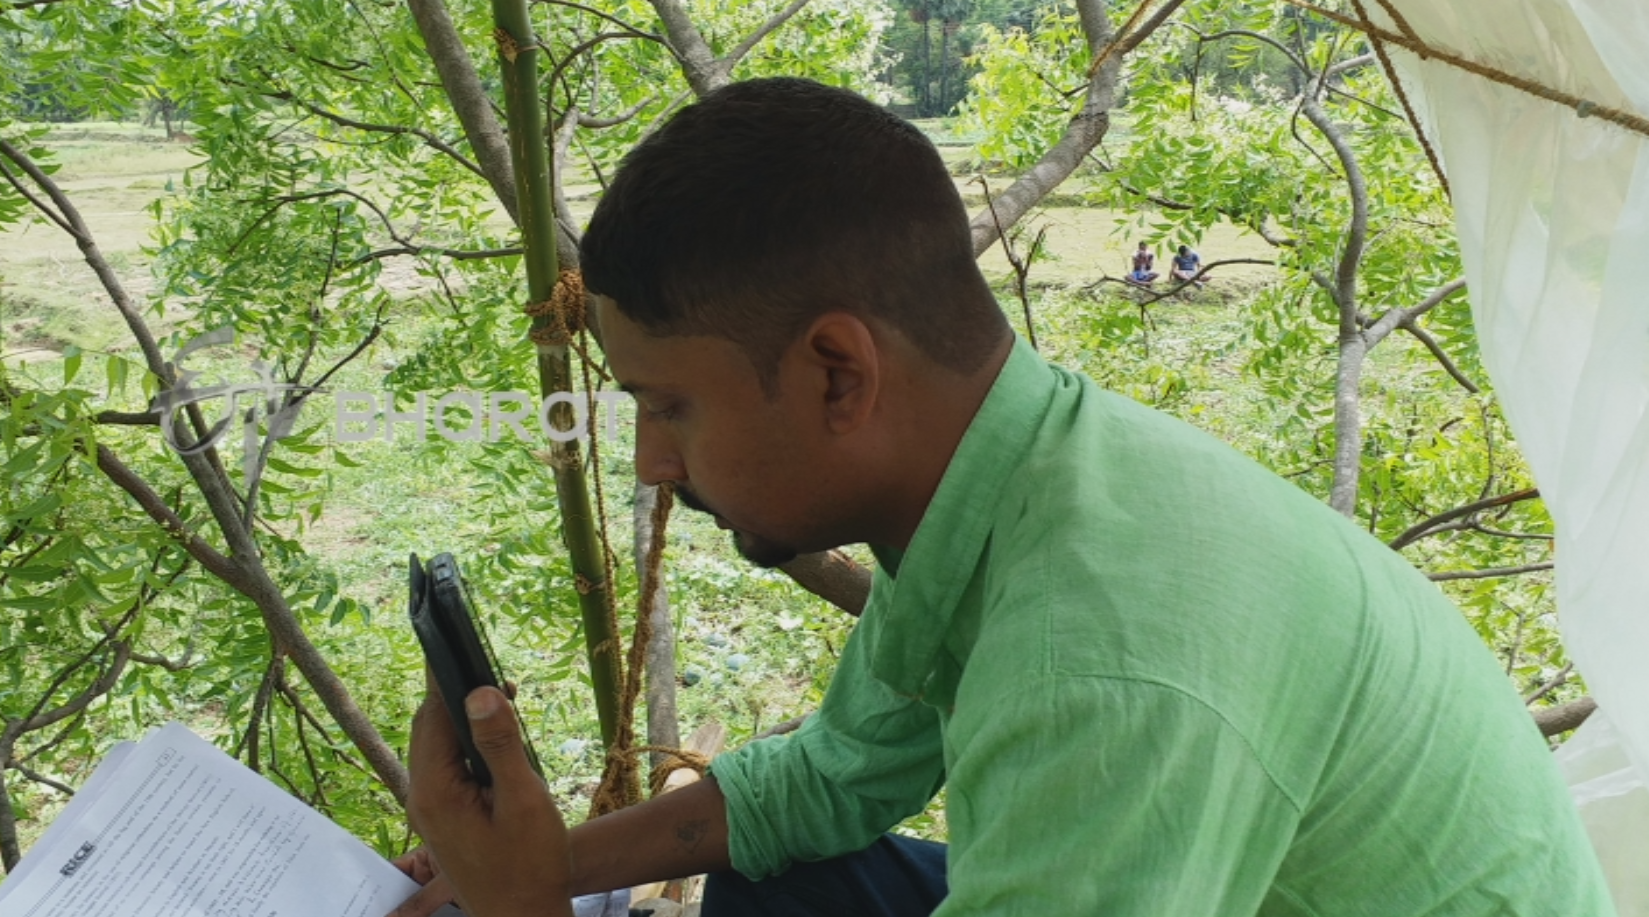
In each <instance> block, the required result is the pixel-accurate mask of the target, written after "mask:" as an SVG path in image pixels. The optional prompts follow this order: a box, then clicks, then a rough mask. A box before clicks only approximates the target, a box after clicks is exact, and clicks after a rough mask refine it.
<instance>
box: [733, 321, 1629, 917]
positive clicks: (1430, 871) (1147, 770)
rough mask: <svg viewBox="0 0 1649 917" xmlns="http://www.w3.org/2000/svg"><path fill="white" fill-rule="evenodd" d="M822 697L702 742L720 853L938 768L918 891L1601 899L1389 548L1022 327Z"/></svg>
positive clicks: (1540, 782)
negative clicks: (719, 826)
mask: <svg viewBox="0 0 1649 917" xmlns="http://www.w3.org/2000/svg"><path fill="white" fill-rule="evenodd" d="M878 555H879V557H880V558H881V560H882V564H881V567H880V569H878V571H877V573H876V582H875V586H874V588H873V589H872V591H871V597H870V604H869V607H868V608H866V610H865V614H864V617H863V620H862V621H861V622H860V623H859V625H858V627H857V629H856V630H855V631H854V633H853V636H852V638H851V639H850V640H849V641H848V643H847V646H846V647H845V649H844V650H843V653H842V657H841V661H840V665H839V667H838V669H837V672H836V675H835V679H834V681H833V682H832V683H831V686H830V690H829V692H828V693H827V695H826V697H825V701H824V704H823V705H822V706H821V707H820V709H819V712H818V714H817V715H815V716H814V717H812V718H811V719H810V720H809V721H808V722H807V723H806V724H805V725H804V726H803V727H802V728H801V729H799V730H797V731H796V733H795V734H794V735H793V736H791V737H788V738H778V739H770V740H767V741H762V742H756V743H752V744H751V745H749V746H746V747H745V748H742V749H739V750H738V751H735V752H732V753H729V754H724V755H722V756H720V757H718V758H717V759H716V760H715V762H714V764H713V765H712V772H713V773H714V775H715V776H716V778H717V780H718V781H719V783H720V786H721V789H722V791H723V792H724V793H725V794H726V796H727V814H728V821H729V823H730V826H731V832H732V833H731V845H732V856H733V863H734V866H735V867H736V868H737V869H738V870H739V871H740V872H742V873H744V874H745V875H747V876H750V877H752V878H760V877H764V876H767V875H771V874H774V873H777V872H780V871H782V870H784V869H785V868H786V866H787V865H788V864H789V863H790V862H792V861H794V860H814V859H822V858H825V857H830V856H833V855H837V854H841V853H845V852H848V851H852V850H857V849H859V848H861V847H864V846H865V845H867V844H868V843H870V842H871V841H872V840H873V839H874V838H875V837H876V836H878V835H879V834H880V833H881V832H883V831H885V830H887V829H888V828H890V827H891V826H893V825H894V824H896V823H897V822H899V821H900V820H901V819H902V818H904V817H906V816H908V815H911V814H913V813H915V812H918V811H920V810H921V809H922V808H923V806H924V805H925V804H926V803H927V802H928V800H930V799H931V798H932V797H933V795H934V794H935V793H936V792H937V791H938V790H939V788H940V787H941V786H946V787H947V788H948V797H947V808H946V814H947V819H948V822H949V827H950V845H951V846H950V852H949V878H950V886H951V892H950V897H949V898H948V899H947V900H946V901H945V903H944V905H943V906H942V907H941V908H940V911H939V914H940V915H946V917H950V915H960V914H993V915H998V914H999V915H1017V914H1024V915H1038V917H1042V915H1048V914H1094V915H1099V914H1103V915H1107V917H1132V915H1160V917H1198V915H1248V914H1264V915H1316V917H1358V915H1370V917H1411V915H1420V914H1426V915H1437V917H1443V915H1467V914H1470V915H1485V917H1486V915H1491V914H1492V915H1542V917H1550V915H1564V917H1599V915H1610V914H1613V913H1614V911H1613V908H1612V906H1611V905H1610V903H1609V899H1608V892H1607V890H1606V889H1605V887H1604V884H1603V879H1602V874H1601V871H1600V870H1599V868H1598V865H1597V861H1596V858H1595V856H1594V855H1593V853H1592V850H1591V847H1590V845H1589V843H1588V841H1587V839H1586V836H1585V834H1584V833H1583V830H1582V827H1581V824H1580V820H1579V818H1578V816H1577V815H1576V813H1575V810H1574V807H1573V805H1572V804H1571V803H1570V801H1569V797H1568V793H1567V791H1566V789H1565V787H1564V785H1563V783H1562V780H1561V779H1560V778H1559V776H1558V773H1557V770H1556V769H1555V767H1554V766H1553V765H1552V762H1551V756H1550V754H1549V752H1548V751H1547V750H1546V746H1545V744H1544V743H1543V742H1542V741H1541V738H1540V736H1539V735H1538V733H1537V732H1536V730H1535V728H1534V725H1533V724H1532V722H1531V721H1530V717H1529V715H1528V713H1527V712H1526V711H1525V710H1524V709H1523V706H1522V704H1521V703H1519V701H1518V698H1517V697H1516V695H1515V693H1514V692H1513V690H1512V688H1511V686H1510V685H1509V684H1508V683H1507V681H1506V677H1505V675H1504V674H1502V672H1501V671H1500V670H1499V668H1498V666H1497V665H1496V663H1495V662H1494V660H1493V658H1492V657H1491V655H1490V653H1489V652H1488V650H1487V649H1486V648H1485V647H1484V646H1483V644H1482V642H1481V641H1480V640H1479V639H1478V637H1477V635H1476V634H1475V633H1473V631H1472V629H1471V628H1470V627H1469V626H1468V625H1467V623H1466V621H1465V620H1464V619H1463V618H1462V616H1461V614H1460V612H1459V611H1458V610H1456V609H1455V608H1454V607H1453V606H1452V605H1451V604H1450V603H1449V602H1448V600H1447V599H1445V598H1444V597H1443V595H1442V594H1441V593H1439V592H1438V590H1437V588H1436V587H1435V586H1433V585H1432V584H1431V583H1430V582H1428V581H1427V580H1426V579H1425V578H1424V577H1423V576H1421V575H1420V574H1419V573H1418V572H1416V571H1415V570H1414V568H1413V567H1411V566H1410V565H1409V564H1408V563H1407V562H1406V561H1404V560H1403V558H1402V557H1400V556H1398V555H1397V554H1396V553H1395V552H1393V551H1391V550H1390V549H1388V548H1387V547H1385V546H1384V545H1382V544H1380V543H1379V542H1378V541H1376V540H1375V539H1373V538H1371V537H1369V535H1368V534H1367V533H1365V532H1362V531H1360V530H1358V529H1357V528H1356V527H1355V526H1353V525H1351V524H1350V523H1348V522H1347V521H1346V520H1345V519H1343V518H1341V517H1340V516H1339V515H1337V514H1336V513H1334V512H1333V511H1332V510H1330V509H1328V508H1327V507H1325V506H1323V505H1322V504H1321V503H1318V502H1317V501H1316V500H1314V499H1312V498H1311V497H1310V496H1309V495H1307V494H1305V493H1303V492H1302V491H1300V490H1299V489H1298V488H1296V487H1295V486H1293V485H1292V484H1290V483H1288V482H1286V481H1284V480H1282V479H1281V478H1278V477H1277V476H1276V475H1274V474H1272V473H1271V472H1269V471H1267V470H1265V469H1264V468H1261V467H1260V466H1259V465H1257V464H1255V463H1254V462H1252V461H1250V460H1249V459H1247V458H1245V457H1243V456H1241V455H1240V454H1238V453H1237V452H1235V451H1233V450H1232V449H1230V448H1229V447H1227V446H1226V445H1224V444H1223V443H1221V442H1219V441H1217V440H1216V439H1214V438H1213V437H1210V436H1208V435H1206V434H1203V433H1201V432H1199V431H1198V430H1196V429H1194V428H1192V427H1190V426H1188V425H1186V424H1183V423H1181V422H1179V421H1177V420H1174V419H1172V418H1169V417H1167V416H1165V415H1163V414H1159V413H1157V412H1154V411H1151V410H1149V409H1147V408H1144V407H1142V406H1139V405H1137V404H1135V403H1133V402H1132V401H1129V400H1127V399H1125V398H1122V397H1119V396H1117V395H1113V394H1110V393H1107V392H1104V391H1102V390H1100V389H1099V388H1097V387H1096V386H1095V385H1094V384H1093V383H1092V382H1091V381H1089V380H1088V379H1086V378H1085V377H1082V376H1079V375H1075V374H1072V373H1069V372H1065V371H1063V370H1061V369H1058V368H1055V367H1052V366H1049V365H1048V364H1046V363H1045V362H1044V361H1043V360H1042V359H1041V358H1040V357H1038V356H1037V355H1036V354H1035V353H1034V352H1033V351H1032V350H1031V349H1030V348H1029V347H1028V346H1027V345H1026V344H1025V343H1024V342H1023V341H1021V342H1018V343H1017V344H1016V345H1015V349H1014V352H1013V354H1012V356H1011V357H1010V358H1009V360H1008V362H1007V364H1006V366H1005V367H1004V368H1003V370H1002V373H1001V375H1000V377H999V378H998V379H997V381H996V383H995V385H994V386H993V388H992V389H991V392H990V395H989V396H988V398H987V399H986V401H985V403H984V405H983V406H982V407H981V409H980V411H979V413H978V415H977V416H976V418H975V419H974V421H973V423H972V425H971V426H970V427H969V429H968V432H967V435H966V436H965V437H964V439H963V440H962V443H961V445H960V446H959V448H958V449H957V452H956V455H955V456H954V458H953V459H952V461H951V464H950V467H949V469H948V470H947V471H946V473H945V476H944V479H943V481H942V483H941V484H940V486H939V489H938V492H937V493H936V494H935V496H934V499H933V502H932V504H931V505H930V506H929V508H928V511H927V514H926V515H925V516H924V517H923V519H922V523H921V526H920V527H919V528H918V530H917V532H916V535H915V537H914V538H913V539H912V541H911V543H910V547H909V550H908V551H907V552H906V553H905V554H904V555H903V556H902V557H900V556H898V555H897V554H896V553H894V552H889V551H880V552H878Z"/></svg>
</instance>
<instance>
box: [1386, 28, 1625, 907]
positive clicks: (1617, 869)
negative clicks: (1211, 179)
mask: <svg viewBox="0 0 1649 917" xmlns="http://www.w3.org/2000/svg"><path fill="white" fill-rule="evenodd" d="M1394 5H1395V7H1396V9H1397V10H1398V11H1399V12H1400V13H1401V14H1402V15H1403V16H1404V17H1405V18H1406V19H1407V20H1408V23H1409V25H1411V26H1412V27H1413V29H1414V31H1415V33H1416V34H1418V36H1419V37H1420V38H1421V39H1422V40H1423V41H1425V42H1426V43H1428V44H1430V45H1432V46H1435V47H1439V48H1443V49H1446V50H1448V51H1451V52H1453V53H1455V54H1459V55H1461V56H1463V57H1465V58H1467V59H1469V60H1472V61H1475V62H1478V63H1482V64H1486V65H1489V66H1491V67H1495V68H1497V69H1499V70H1502V71H1505V72H1508V73H1513V74H1517V75H1519V76H1523V77H1526V78H1529V79H1533V80H1534V81H1536V82H1539V83H1541V84H1543V85H1546V86H1550V87H1552V88H1554V89H1558V90H1560V91H1563V92H1567V93H1571V94H1573V95H1576V96H1579V97H1581V98H1583V99H1586V100H1589V101H1591V102H1593V103H1595V104H1597V105H1603V106H1610V107H1614V108H1617V109H1621V110H1624V111H1628V112H1634V113H1637V114H1640V115H1641V114H1645V113H1649V0H1395V3H1394ZM1366 6H1367V7H1368V9H1369V12H1370V15H1371V17H1372V18H1373V19H1374V20H1375V21H1376V22H1377V23H1378V24H1380V25H1382V26H1385V27H1388V28H1390V27H1391V26H1392V25H1393V24H1394V23H1393V22H1392V20H1391V18H1390V17H1389V16H1387V15H1386V14H1385V12H1384V11H1383V10H1381V9H1380V5H1379V4H1378V3H1376V2H1372V0H1369V2H1366ZM1391 53H1392V57H1393V58H1394V60H1395V62H1396V64H1397V66H1398V68H1399V75H1400V76H1401V77H1402V78H1403V80H1404V83H1405V85H1406V86H1407V88H1408V90H1409V93H1410V96H1411V97H1412V98H1413V101H1414V102H1415V105H1416V107H1417V108H1418V109H1420V111H1421V118H1422V121H1423V122H1424V124H1425V126H1426V129H1427V130H1426V132H1427V134H1428V136H1430V137H1431V138H1432V140H1433V142H1434V143H1435V144H1436V146H1437V147H1438V150H1439V153H1440V154H1441V156H1442V159H1443V162H1444V169H1445V171H1446V172H1447V174H1448V178H1449V183H1450V185H1451V186H1452V191H1453V196H1454V206H1455V219H1456V223H1457V225H1458V228H1459V234H1460V247H1461V252H1462V254H1463V256H1464V259H1465V265H1466V277H1467V280H1468V282H1469V284H1470V290H1471V300H1472V308H1473V310H1474V313H1475V321H1476V327H1477V334H1478V341H1479V346H1480V347H1481V348H1482V353H1483V360H1484V363H1485V364H1486V365H1487V367H1488V370H1489V374H1490V376H1491V378H1492V380H1493V382H1494V386H1495V389H1496V390H1497V392H1498V393H1499V395H1500V398H1501V400H1502V403H1503V406H1504V409H1505V412H1506V415H1507V418H1508V419H1509V421H1510V422H1511V426H1512V430H1513V432H1514V433H1515V434H1516V435H1517V438H1518V444H1519V446H1520V447H1521V448H1522V450H1523V453H1524V455H1525V456H1527V458H1528V461H1529V464H1530V466H1531V467H1532V469H1533V471H1534V474H1535V479H1536V481H1537V482H1538V483H1539V485H1540V488H1541V493H1542V495H1543V496H1544V497H1545V501H1546V506H1547V508H1548V509H1549V510H1550V512H1551V514H1552V517H1553V519H1554V521H1555V523H1556V527H1557V570H1556V577H1557V595H1558V615H1559V620H1560V622H1561V626H1562V630H1563V637H1564V644H1565V646H1566V647H1567V648H1568V650H1569V653H1570V656H1571V658H1572V659H1573V661H1574V662H1575V666H1576V669H1577V670H1578V671H1579V672H1580V673H1581V675H1582V676H1583V677H1584V678H1585V679H1586V683H1587V685H1588V686H1589V687H1590V688H1591V690H1592V693H1593V695H1594V696H1595V697H1596V698H1597V701H1598V705H1599V711H1600V712H1599V714H1598V715H1595V716H1593V718H1592V719H1591V720H1590V721H1589V722H1587V724H1586V725H1585V726H1583V727H1582V728H1581V729H1580V730H1579V731H1578V732H1577V733H1576V735H1575V736H1574V737H1573V738H1572V739H1571V740H1570V742H1569V743H1568V744H1567V745H1566V746H1565V748H1564V749H1562V750H1560V751H1559V752H1558V754H1559V760H1560V763H1561V764H1562V766H1563V769H1564V772H1565V774H1566V775H1567V776H1568V778H1569V781H1570V784H1571V787H1572V788H1573V790H1574V794H1575V801H1576V803H1577V805H1579V806H1580V810H1581V813H1582V816H1583V817H1584V819H1585V821H1586V825H1587V829H1588V830H1589V831H1590V832H1591V835H1592V840H1593V843H1594V845H1595V846H1596V847H1597V848H1598V852H1599V855H1600V856H1601V858H1602V859H1603V861H1604V868H1605V871H1606V872H1607V873H1608V876H1609V882H1610V887H1611V889H1612V890H1613V892H1614V895H1615V899H1616V904H1617V905H1618V907H1619V909H1620V912H1621V914H1622V915H1623V917H1628V915H1630V917H1644V915H1649V789H1646V788H1645V779H1644V778H1645V775H1646V774H1649V411H1646V408H1649V138H1645V137H1643V136H1642V135H1640V134H1636V133H1633V132H1631V131H1628V130H1626V129H1625V128H1623V127H1620V126H1617V125H1615V124H1611V123H1608V122H1605V121H1602V120H1600V119H1598V118H1595V117H1580V115H1579V113H1578V111H1577V110H1576V109H1574V108H1568V107H1565V106H1562V105H1559V104H1555V103H1553V102H1550V101H1546V100H1544V99H1540V98H1537V97H1535V96H1533V95H1530V94H1527V93H1525V92H1522V91H1520V90H1518V89H1515V88H1512V87H1509V86H1505V85H1500V84H1497V83H1494V82H1491V81H1489V80H1487V79H1484V78H1483V77H1480V76H1476V75H1473V74H1471V73H1467V72H1465V71H1462V70H1460V69H1457V68H1455V67H1452V66H1450V65H1448V64H1446V63H1442V62H1439V61H1437V60H1435V59H1430V60H1425V61H1422V60H1420V59H1419V58H1418V57H1416V56H1414V55H1412V54H1408V53H1405V52H1401V51H1399V50H1398V49H1396V48H1394V47H1393V48H1391Z"/></svg>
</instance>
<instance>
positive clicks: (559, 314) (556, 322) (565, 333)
mask: <svg viewBox="0 0 1649 917" xmlns="http://www.w3.org/2000/svg"><path fill="white" fill-rule="evenodd" d="M521 311H523V312H525V313H527V315H529V316H531V317H532V320H533V323H532V330H530V331H528V332H527V337H528V338H530V339H531V340H532V342H533V343H534V344H539V345H542V346H545V347H565V346H567V345H568V344H570V343H572V340H573V337H574V336H576V335H577V334H578V333H579V332H580V331H583V330H584V328H585V326H586V322H587V320H588V317H587V316H586V314H585V307H584V275H583V274H580V273H579V272H578V271H576V270H566V271H562V272H561V274H560V276H558V277H557V278H556V280H555V288H554V289H552V290H551V291H550V298H549V299H544V300H540V301H538V302H530V303H527V304H526V305H525V306H523V307H522V309H521Z"/></svg>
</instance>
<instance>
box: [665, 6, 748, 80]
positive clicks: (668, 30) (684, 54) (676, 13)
mask: <svg viewBox="0 0 1649 917" xmlns="http://www.w3.org/2000/svg"><path fill="white" fill-rule="evenodd" d="M650 2H651V3H652V4H653V10H654V12H656V13H658V18H659V22H661V23H663V24H664V34H665V35H666V36H668V37H669V39H670V46H671V47H672V48H674V49H675V52H676V58H677V59H678V60H680V61H681V72H682V75H683V76H685V77H687V85H688V86H691V87H692V89H693V94H694V95H696V96H698V97H700V98H703V97H704V96H707V95H709V94H710V93H712V92H714V91H715V90H717V89H719V88H721V87H722V86H725V85H726V84H727V83H728V82H729V79H730V78H729V75H728V73H727V71H726V70H724V69H722V68H721V67H719V66H717V64H716V56H715V54H714V53H712V52H711V50H710V45H709V43H708V42H706V41H705V40H704V35H703V34H702V33H700V32H699V29H698V26H696V25H694V24H693V19H692V17H691V16H689V15H687V7H686V6H685V5H684V4H683V3H681V0H650Z"/></svg>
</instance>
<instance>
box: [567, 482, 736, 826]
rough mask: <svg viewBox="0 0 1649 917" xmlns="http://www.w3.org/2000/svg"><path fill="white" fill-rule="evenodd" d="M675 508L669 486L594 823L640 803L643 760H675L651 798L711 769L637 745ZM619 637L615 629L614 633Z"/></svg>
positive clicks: (673, 751)
mask: <svg viewBox="0 0 1649 917" xmlns="http://www.w3.org/2000/svg"><path fill="white" fill-rule="evenodd" d="M674 505H675V486H674V485H673V484H671V483H669V482H668V481H666V482H665V483H663V484H660V485H659V486H658V500H657V502H656V503H654V504H653V514H652V527H653V531H652V538H651V539H650V540H649V541H648V543H647V559H646V563H645V564H644V565H643V568H642V570H641V571H640V575H641V589H640V590H639V592H640V596H639V598H638V599H637V602H636V628H635V633H634V635H633V636H632V638H631V641H630V652H629V656H628V658H627V659H626V660H625V667H624V688H623V691H622V692H621V693H620V695H619V704H618V717H619V719H618V729H617V732H616V735H615V737H614V740H613V744H612V747H611V748H609V749H608V750H607V763H606V766H605V767H604V768H603V770H602V774H601V783H600V785H598V786H597V787H596V791H595V797H594V798H593V799H591V800H590V814H589V817H590V818H596V817H597V816H601V815H606V814H607V813H609V812H616V811H618V810H619V809H622V808H625V807H626V806H632V805H635V804H636V803H638V802H640V801H641V778H640V775H639V767H640V759H641V756H642V755H643V754H647V753H656V754H663V755H667V756H669V757H670V758H671V759H672V760H670V761H668V762H666V763H664V764H662V765H660V766H659V767H658V768H656V769H655V770H654V772H653V775H652V779H651V781H650V787H649V789H650V790H651V792H652V793H654V794H656V793H658V792H659V791H660V790H662V789H663V787H664V781H665V780H666V779H667V778H668V777H669V776H670V773H671V772H672V771H677V770H681V769H682V768H684V767H689V768H692V769H693V770H695V771H698V772H699V773H701V774H702V773H704V769H705V768H706V767H707V766H709V763H710V760H709V758H707V757H706V756H704V755H703V754H700V753H698V752H695V751H689V750H686V749H680V748H667V747H663V746H658V745H640V746H638V745H636V744H635V739H636V725H635V715H636V699H637V698H638V697H640V696H641V675H642V670H643V668H644V665H645V656H646V652H647V644H648V642H649V641H651V640H652V636H653V622H652V610H653V601H654V600H655V599H656V598H657V597H658V591H659V589H660V588H662V583H661V582H660V580H661V579H662V577H661V576H660V567H661V566H662V564H663V560H664V542H665V537H666V535H667V534H668V530H669V523H670V510H671V508H672V507H673V506H674ZM615 632H616V629H615Z"/></svg>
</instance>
